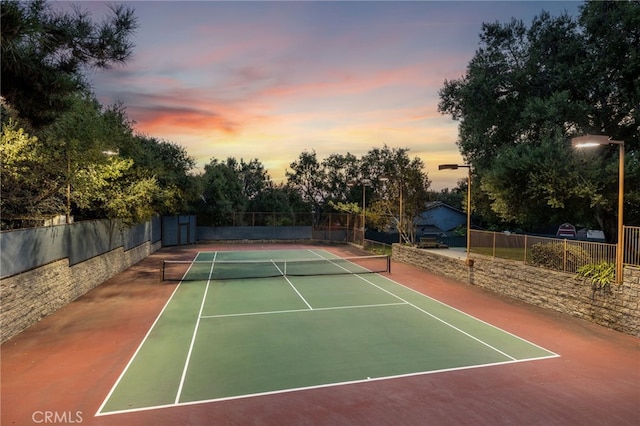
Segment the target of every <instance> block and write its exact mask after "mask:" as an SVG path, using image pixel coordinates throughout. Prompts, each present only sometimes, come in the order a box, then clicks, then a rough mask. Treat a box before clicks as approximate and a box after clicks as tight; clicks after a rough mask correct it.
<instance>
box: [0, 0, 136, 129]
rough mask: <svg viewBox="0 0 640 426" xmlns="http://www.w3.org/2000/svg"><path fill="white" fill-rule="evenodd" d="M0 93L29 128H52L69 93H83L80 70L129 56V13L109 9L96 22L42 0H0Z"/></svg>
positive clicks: (131, 19) (131, 20)
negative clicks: (63, 11)
mask: <svg viewBox="0 0 640 426" xmlns="http://www.w3.org/2000/svg"><path fill="white" fill-rule="evenodd" d="M1 6H2V12H1V13H2V18H1V19H2V21H1V31H2V32H1V34H2V43H1V69H0V71H1V75H2V85H1V93H2V96H3V97H4V98H5V99H6V101H7V102H8V103H9V104H10V105H12V106H13V107H15V108H16V109H17V111H18V113H19V114H20V117H22V118H24V119H27V120H29V121H30V122H31V123H32V124H33V125H34V126H36V127H40V126H43V125H46V124H51V123H52V122H53V121H54V120H55V118H56V117H57V116H58V115H59V114H60V113H61V112H64V111H66V110H68V109H69V108H70V107H71V104H72V100H71V99H69V95H72V94H74V93H76V92H77V91H79V90H83V89H86V87H87V84H86V82H84V81H83V74H82V72H83V68H84V67H95V68H109V67H110V66H112V65H113V64H118V63H124V62H125V61H126V60H127V59H128V58H129V57H130V56H131V53H132V49H133V45H132V43H131V42H130V41H129V37H130V36H131V34H132V33H133V31H134V30H135V28H136V26H137V23H136V18H135V16H134V14H133V10H132V9H130V8H127V7H124V6H123V5H119V6H112V7H111V11H112V13H113V16H112V17H110V18H109V19H107V20H105V21H104V22H102V23H100V24H95V23H93V22H92V21H91V19H90V17H89V14H88V12H86V11H82V10H80V9H79V8H77V7H74V8H73V10H72V12H67V13H62V12H55V11H53V10H52V9H51V8H50V7H49V5H48V4H47V3H46V1H45V0H33V1H28V2H24V1H13V0H3V1H2V2H1Z"/></svg>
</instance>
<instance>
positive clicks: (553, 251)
mask: <svg viewBox="0 0 640 426" xmlns="http://www.w3.org/2000/svg"><path fill="white" fill-rule="evenodd" d="M529 253H530V262H531V263H532V264H533V265H536V266H543V267H545V268H549V269H555V270H558V271H568V272H573V271H577V270H578V268H579V267H581V266H583V265H586V264H589V263H592V262H593V260H592V259H591V256H590V255H589V253H588V252H587V251H585V250H584V249H583V248H582V247H580V246H576V245H571V244H570V245H567V246H566V249H565V245H564V243H562V244H558V243H548V244H542V243H539V244H534V245H533V246H531V250H530V252H529ZM565 255H566V265H565Z"/></svg>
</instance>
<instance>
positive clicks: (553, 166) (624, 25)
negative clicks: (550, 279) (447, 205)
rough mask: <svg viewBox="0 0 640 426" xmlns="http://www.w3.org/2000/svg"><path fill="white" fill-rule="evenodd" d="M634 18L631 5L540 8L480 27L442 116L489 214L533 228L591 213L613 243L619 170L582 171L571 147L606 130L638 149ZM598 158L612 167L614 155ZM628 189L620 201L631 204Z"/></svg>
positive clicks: (638, 8)
mask: <svg viewBox="0 0 640 426" xmlns="http://www.w3.org/2000/svg"><path fill="white" fill-rule="evenodd" d="M623 15H624V16H623ZM639 19H640V3H639V2H637V1H633V2H606V3H605V2H587V3H586V4H585V6H583V7H582V10H581V17H580V20H579V22H578V21H576V20H574V19H572V18H571V17H569V16H568V15H566V14H563V15H561V16H559V17H557V18H552V17H551V16H550V15H549V14H548V13H546V12H543V13H542V14H541V15H540V16H538V17H536V18H535V19H534V20H533V22H532V24H531V27H530V28H527V27H525V25H524V24H523V23H522V22H521V21H516V20H512V21H511V22H510V23H508V24H504V25H503V24H500V23H494V24H484V25H483V31H482V34H481V47H480V48H479V49H478V50H477V51H476V54H475V56H474V58H473V59H472V60H471V62H470V63H469V65H468V67H467V71H466V74H465V75H464V76H463V77H462V78H461V79H458V80H453V81H445V83H444V87H443V88H442V89H441V90H440V103H439V110H440V112H442V113H445V114H450V115H451V116H452V117H453V119H455V120H459V121H460V125H459V139H458V146H459V148H460V151H461V153H462V155H463V157H464V158H465V159H466V161H467V162H468V163H470V164H472V165H473V167H474V170H475V173H476V177H477V179H478V183H477V184H476V185H474V186H476V187H479V188H482V190H483V192H484V195H485V196H486V197H488V198H489V199H490V200H491V202H490V203H489V204H486V205H488V206H490V207H491V210H492V211H491V212H490V213H493V214H498V215H499V217H500V218H501V219H502V220H504V221H516V222H518V223H519V224H520V225H525V226H527V227H532V226H534V225H536V224H540V223H541V221H542V220H544V219H545V218H546V219H549V220H557V219H558V218H560V217H564V218H566V219H565V220H568V221H572V222H576V221H586V222H593V220H585V218H584V214H583V213H582V212H584V211H585V208H586V206H591V207H597V208H594V209H592V210H593V212H594V213H595V219H596V220H597V222H599V223H601V224H603V230H604V231H605V234H607V235H608V236H610V238H609V239H610V240H615V236H614V234H615V231H613V232H612V230H611V226H610V225H608V224H610V223H615V213H614V212H613V210H612V209H608V208H604V206H605V205H611V206H613V205H615V199H614V197H615V196H616V195H615V194H616V191H615V190H613V189H614V184H615V185H617V177H616V174H612V175H606V174H605V173H603V171H604V169H605V168H600V173H593V172H592V171H589V172H586V171H584V168H582V169H579V168H578V161H579V158H578V156H577V155H575V154H574V153H573V152H572V151H570V150H569V149H568V146H569V142H568V141H569V139H570V138H571V137H572V136H575V135H579V134H583V133H606V134H608V135H609V136H612V137H613V138H614V139H623V140H625V141H628V145H627V147H628V151H630V152H632V153H633V152H637V150H638V124H637V123H638V121H639V120H638V108H637V105H639V104H640V89H639V83H638V81H640V59H639V58H640V56H639V55H638V45H639V44H640V42H639V40H640V36H639V31H638V22H639ZM550 157H553V158H550ZM605 157H607V158H605V159H606V160H608V162H609V163H612V164H613V163H614V162H615V159H614V153H611V154H609V155H608V156H605ZM629 157H630V159H629V160H628V161H629V162H637V161H638V158H637V156H636V155H634V154H631V155H630V156H629ZM598 164H599V161H595V160H594V161H593V163H592V164H590V165H588V168H591V167H594V168H595V167H597V165H598ZM628 168H629V170H637V167H634V166H633V165H630V166H629V167H628ZM587 176H589V177H590V179H592V178H593V179H595V180H591V181H589V182H587V181H585V178H586V177H587ZM630 178H631V179H630V180H632V181H636V182H637V179H638V178H637V176H630ZM637 188H638V187H637V186H636V187H635V188H634V190H631V189H630V190H629V191H628V192H631V193H635V192H637ZM594 191H603V192H594ZM631 193H630V194H629V195H628V196H626V197H625V198H626V199H627V197H628V199H629V200H633V199H635V198H637V197H634V196H633V194H631ZM603 196H604V197H605V198H604V199H606V202H603V201H604V199H603ZM478 205H479V206H482V205H485V204H484V202H480V203H478ZM598 206H599V207H598ZM636 211H637V210H636ZM486 213H487V212H486V211H485V214H486ZM487 216H490V214H487Z"/></svg>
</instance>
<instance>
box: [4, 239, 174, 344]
mask: <svg viewBox="0 0 640 426" xmlns="http://www.w3.org/2000/svg"><path fill="white" fill-rule="evenodd" d="M161 245H162V243H161V242H160V241H158V242H156V243H155V244H152V243H150V242H146V243H143V244H141V245H139V246H137V247H134V248H132V249H130V250H127V251H125V250H124V249H123V248H122V247H119V248H117V249H115V250H112V251H110V252H107V253H105V254H103V255H100V256H96V257H93V258H91V259H88V260H86V261H84V262H81V263H78V264H76V265H73V266H71V267H70V266H69V259H62V260H58V261H55V262H52V263H49V264H47V265H44V266H41V267H39V268H36V269H32V270H30V271H27V272H24V273H21V274H18V275H14V276H12V277H8V278H5V279H3V280H0V294H1V296H2V301H1V302H0V343H2V342H5V341H6V340H8V339H10V338H11V337H13V336H15V335H16V334H18V333H20V332H21V331H23V330H25V329H26V328H28V327H29V326H31V325H33V324H35V323H36V322H38V321H40V320H41V319H42V318H44V317H46V316H47V315H49V314H52V313H53V312H55V311H57V310H58V309H60V308H62V307H63V306H65V305H66V304H68V303H69V302H71V301H73V300H75V299H77V298H78V297H80V296H82V295H83V294H85V293H86V292H88V291H89V290H91V289H93V288H95V287H97V286H98V285H100V284H102V283H103V282H105V281H106V280H108V279H109V278H111V277H113V276H114V275H115V274H117V273H119V272H121V271H124V270H125V269H127V268H129V267H130V266H132V265H134V264H136V263H138V262H139V261H141V260H142V259H144V258H146V257H147V256H149V255H150V254H151V253H153V252H155V251H156V250H158V249H160V247H161Z"/></svg>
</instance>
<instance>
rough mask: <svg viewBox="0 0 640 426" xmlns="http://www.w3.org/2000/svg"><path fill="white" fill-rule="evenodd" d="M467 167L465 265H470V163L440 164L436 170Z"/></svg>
mask: <svg viewBox="0 0 640 426" xmlns="http://www.w3.org/2000/svg"><path fill="white" fill-rule="evenodd" d="M461 167H462V168H467V169H469V175H468V176H469V177H468V181H467V265H470V266H471V265H472V264H473V263H472V262H471V259H470V257H469V254H470V251H471V165H469V164H463V165H458V164H440V165H439V166H438V170H458V169H459V168H461Z"/></svg>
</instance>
